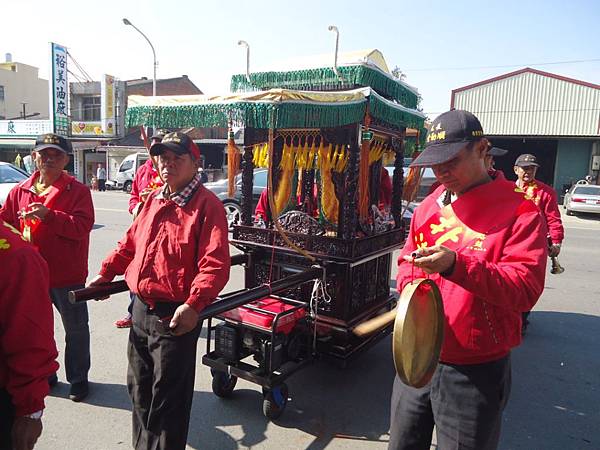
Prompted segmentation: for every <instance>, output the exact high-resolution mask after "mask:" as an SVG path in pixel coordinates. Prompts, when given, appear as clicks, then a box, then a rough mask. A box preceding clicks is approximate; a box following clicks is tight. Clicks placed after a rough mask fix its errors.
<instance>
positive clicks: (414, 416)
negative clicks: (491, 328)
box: [389, 355, 511, 450]
mask: <svg viewBox="0 0 600 450" xmlns="http://www.w3.org/2000/svg"><path fill="white" fill-rule="evenodd" d="M510 386H511V369H510V355H509V356H507V357H505V358H502V359H499V360H497V361H492V362H489V363H484V364H473V365H450V364H443V363H440V364H439V365H438V367H437V369H436V371H435V373H434V375H433V378H432V379H431V381H430V382H429V384H428V385H427V386H425V387H423V388H420V389H416V388H412V387H409V386H406V385H405V384H403V383H402V381H400V379H399V378H398V377H397V376H396V379H395V380H394V390H393V393H392V410H391V427H390V444H389V448H390V449H393V450H398V449H404V450H421V449H422V450H429V448H430V446H431V438H432V434H433V427H434V425H435V427H436V431H437V448H438V449H439V450H448V449H473V450H488V449H489V450H492V449H496V448H497V447H498V441H499V439H500V427H501V423H502V412H503V411H504V407H505V406H506V403H507V401H508V397H509V394H510Z"/></svg>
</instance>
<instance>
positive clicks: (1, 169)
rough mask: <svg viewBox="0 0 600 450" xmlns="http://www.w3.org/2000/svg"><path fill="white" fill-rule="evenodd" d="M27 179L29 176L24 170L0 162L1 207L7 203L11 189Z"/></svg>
mask: <svg viewBox="0 0 600 450" xmlns="http://www.w3.org/2000/svg"><path fill="white" fill-rule="evenodd" d="M27 178H29V175H27V172H25V171H24V170H21V169H19V168H18V167H16V166H13V165H12V164H10V163H7V162H2V161H0V206H2V205H3V204H4V202H5V201H6V197H8V193H9V192H10V191H11V189H12V188H13V187H15V186H16V185H17V184H18V183H20V182H21V181H24V180H26V179H27Z"/></svg>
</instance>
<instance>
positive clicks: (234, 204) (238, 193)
mask: <svg viewBox="0 0 600 450" xmlns="http://www.w3.org/2000/svg"><path fill="white" fill-rule="evenodd" d="M267 174H268V172H267V170H266V169H255V170H254V183H253V188H252V199H253V201H254V202H253V204H254V206H255V205H256V203H258V199H259V197H260V194H261V193H262V191H263V190H265V189H266V188H267ZM235 184H236V190H235V194H234V195H233V197H232V198H231V197H229V196H228V195H227V186H228V181H227V178H225V179H223V180H219V181H214V182H211V183H204V187H205V188H206V189H208V190H210V191H212V192H213V193H214V194H215V195H216V196H217V197H218V198H219V200H221V201H222V202H223V206H224V207H225V212H226V213H227V223H228V224H229V228H231V225H233V224H234V223H238V222H239V221H240V219H241V214H242V207H241V204H242V175H237V176H236V177H235ZM254 206H253V207H254Z"/></svg>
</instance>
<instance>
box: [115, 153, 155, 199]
mask: <svg viewBox="0 0 600 450" xmlns="http://www.w3.org/2000/svg"><path fill="white" fill-rule="evenodd" d="M148 158H149V156H148V153H133V154H131V155H127V156H126V157H125V159H124V160H123V161H122V162H121V165H120V166H119V171H118V172H117V176H116V180H115V182H116V184H117V189H123V190H124V191H125V192H127V193H129V192H131V185H132V184H133V177H134V176H135V173H136V172H137V170H138V168H139V167H141V166H142V165H144V163H145V162H146V161H148Z"/></svg>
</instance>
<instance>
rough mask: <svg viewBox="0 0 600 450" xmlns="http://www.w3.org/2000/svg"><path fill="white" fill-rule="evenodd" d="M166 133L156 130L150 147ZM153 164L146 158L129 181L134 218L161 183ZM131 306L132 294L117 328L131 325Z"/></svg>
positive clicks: (130, 209) (130, 206) (130, 202)
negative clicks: (131, 180)
mask: <svg viewBox="0 0 600 450" xmlns="http://www.w3.org/2000/svg"><path fill="white" fill-rule="evenodd" d="M166 134H167V131H165V130H156V131H155V132H154V134H153V135H152V137H151V138H150V147H152V145H154V144H159V143H160V142H161V141H162V140H163V138H164V137H165V135H166ZM154 165H155V163H154V161H153V160H152V158H151V157H150V158H148V160H147V161H146V162H145V163H144V164H143V165H142V166H141V167H139V168H138V170H137V171H136V172H135V176H134V177H133V182H132V183H131V194H130V195H129V213H130V214H132V215H133V219H134V220H135V218H136V217H137V215H138V214H139V212H140V210H141V208H142V207H143V206H144V202H145V201H146V198H148V195H149V194H150V193H151V192H152V191H154V190H156V189H158V188H159V187H161V186H162V185H163V181H162V179H161V178H160V176H159V175H158V172H157V171H156V168H155V167H154ZM132 307H133V296H132V297H131V301H130V302H129V306H128V307H127V314H126V315H125V317H123V318H122V319H119V320H117V321H116V322H115V326H116V327H117V328H129V327H131V308H132Z"/></svg>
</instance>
